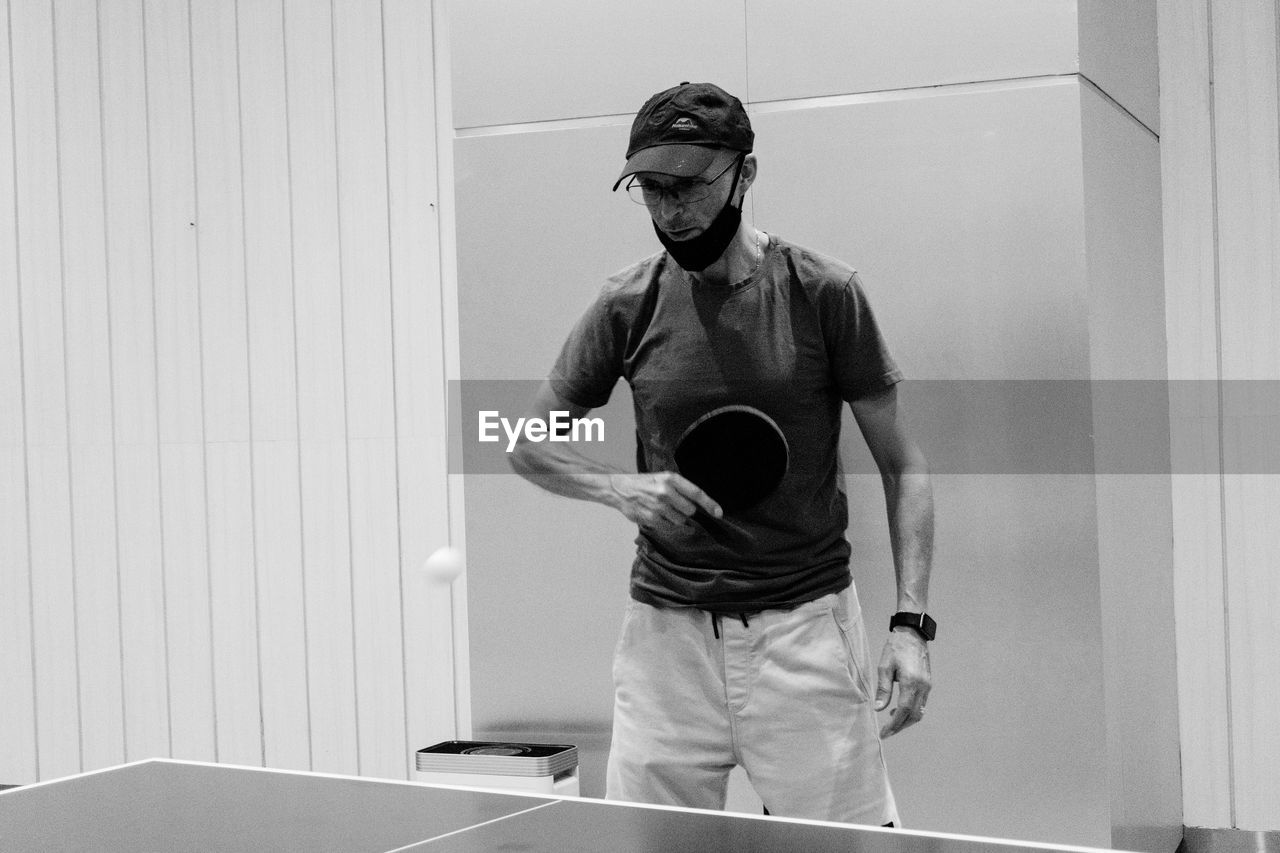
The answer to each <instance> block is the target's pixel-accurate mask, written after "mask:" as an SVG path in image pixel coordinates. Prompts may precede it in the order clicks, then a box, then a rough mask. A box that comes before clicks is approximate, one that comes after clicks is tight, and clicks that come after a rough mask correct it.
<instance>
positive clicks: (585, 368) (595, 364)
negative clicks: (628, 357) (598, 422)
mask: <svg viewBox="0 0 1280 853" xmlns="http://www.w3.org/2000/svg"><path fill="white" fill-rule="evenodd" d="M612 315H613V311H612V309H611V300H610V299H609V292H608V289H607V288H606V289H605V290H602V291H601V293H600V295H599V296H598V297H597V298H596V300H595V301H594V302H593V303H592V304H591V306H590V307H589V308H587V310H586V311H585V312H584V313H583V315H582V316H581V317H580V318H578V322H577V324H576V325H575V326H574V327H573V331H571V332H570V333H569V337H568V338H567V339H566V340H565V342H564V346H562V347H561V348H560V355H559V356H557V358H556V362H555V365H554V366H553V367H552V368H551V375H550V377H549V379H550V382H551V387H552V388H554V389H555V392H556V394H557V395H558V396H559V397H560V399H562V400H565V401H566V402H569V403H572V404H574V405H575V406H584V407H586V408H588V409H594V408H597V407H599V406H603V405H604V404H605V403H607V402H609V396H610V395H611V394H612V393H613V386H614V385H616V384H617V382H618V378H619V377H620V376H621V375H622V345H623V341H622V334H621V330H620V329H619V328H618V325H617V323H616V322H615V318H614V317H613V316H612Z"/></svg>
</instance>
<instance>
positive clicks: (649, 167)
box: [613, 82, 755, 190]
mask: <svg viewBox="0 0 1280 853" xmlns="http://www.w3.org/2000/svg"><path fill="white" fill-rule="evenodd" d="M754 142H755V134H754V133H753V132H752V130H751V119H749V118H747V111H746V110H745V109H743V108H742V102H741V101H739V100H738V99H737V98H735V97H734V96H733V95H730V94H729V93H728V92H726V91H725V90H724V89H721V88H720V87H719V86H717V85H715V84H714V83H689V82H685V83H681V84H680V85H679V86H673V87H672V88H670V89H667V90H665V91H662V92H659V93H658V94H656V95H654V96H653V97H651V98H650V99H649V100H647V101H645V103H644V106H642V107H641V108H640V112H638V113H636V118H635V121H633V122H632V123H631V141H630V143H629V144H628V146H627V164H626V166H624V167H623V169H622V174H620V175H619V176H618V180H617V181H615V182H614V184H613V188H614V189H615V190H616V189H617V188H618V185H619V184H621V183H622V180H623V179H624V178H625V177H627V175H633V174H635V173H636V172H657V173H658V174H661V175H671V176H672V177H676V178H691V177H693V176H694V175H700V174H702V172H703V171H704V170H706V168H707V167H708V166H710V165H711V163H712V161H714V160H715V159H716V157H717V156H720V155H721V152H723V151H733V152H742V151H750V150H751V146H752V144H753V143H754Z"/></svg>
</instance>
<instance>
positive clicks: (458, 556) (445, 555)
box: [422, 545, 466, 583]
mask: <svg viewBox="0 0 1280 853" xmlns="http://www.w3.org/2000/svg"><path fill="white" fill-rule="evenodd" d="M465 566H466V562H465V561H464V560H463V558H462V552H461V551H459V550H458V549H457V548H452V547H450V546H448V545H445V546H444V547H443V548H437V549H436V550H435V551H433V552H432V554H431V556H430V557H427V561H426V562H425V563H423V564H422V573H423V574H425V575H426V576H427V578H428V579H430V580H433V581H435V582H436V583H453V581H454V579H456V578H457V577H458V575H460V574H462V570H463V568H465Z"/></svg>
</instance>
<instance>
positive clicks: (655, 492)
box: [511, 381, 721, 532]
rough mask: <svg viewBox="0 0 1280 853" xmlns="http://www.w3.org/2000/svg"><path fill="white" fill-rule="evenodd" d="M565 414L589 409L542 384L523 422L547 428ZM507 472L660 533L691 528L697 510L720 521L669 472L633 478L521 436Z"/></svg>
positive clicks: (714, 508)
mask: <svg viewBox="0 0 1280 853" xmlns="http://www.w3.org/2000/svg"><path fill="white" fill-rule="evenodd" d="M553 411H557V412H568V413H569V418H570V419H571V420H573V419H577V418H581V417H583V416H584V415H585V414H586V413H587V412H588V411H590V409H588V408H586V407H584V406H578V405H575V404H573V403H570V402H568V401H567V400H563V399H561V397H560V396H559V395H558V394H556V392H555V389H554V388H552V387H551V383H550V382H547V381H544V382H543V383H542V386H541V387H540V388H539V389H538V393H537V396H536V397H534V401H533V404H532V405H531V406H530V409H529V413H528V417H531V418H532V417H536V418H541V419H542V420H543V421H544V422H548V423H549V422H550V420H551V412H553ZM511 467H512V468H513V469H515V472H516V473H517V474H519V475H520V476H522V477H524V478H525V479H526V480H528V481H530V482H531V483H534V484H535V485H537V486H540V487H542V488H543V489H546V490H547V491H549V492H553V493H555V494H557V495H563V496H564V497H568V498H575V499H577V500H586V501H594V502H596V503H602V504H604V505H606V506H610V507H613V508H614V509H616V510H618V511H619V512H621V513H622V514H623V515H625V516H626V517H627V518H629V519H631V520H632V521H634V522H635V523H636V524H638V525H640V526H641V527H643V528H645V529H648V530H653V531H655V532H660V531H661V530H662V529H663V528H665V527H668V526H672V525H675V526H684V525H687V524H691V523H692V522H691V521H690V517H691V516H692V515H693V514H694V512H695V511H696V510H697V508H698V507H702V508H703V509H704V510H706V511H707V512H709V513H711V514H712V515H715V516H719V515H721V511H720V507H719V506H718V505H717V504H716V503H715V501H713V500H711V498H709V497H708V496H707V495H706V493H705V492H703V491H702V490H701V489H699V488H698V487H697V486H695V485H694V484H693V483H691V482H689V481H688V480H686V479H685V478H684V477H681V476H680V475H679V474H676V473H674V472H670V471H661V472H656V473H650V474H636V473H629V472H626V471H621V470H619V469H617V468H615V467H612V466H610V465H605V464H604V463H602V462H599V461H597V460H595V459H592V458H590V457H589V456H586V455H585V454H583V453H582V452H581V451H579V450H578V449H577V448H575V447H573V446H572V445H571V444H570V443H568V442H549V441H544V442H532V441H528V440H527V439H526V438H525V437H524V436H523V435H522V436H521V438H520V440H519V441H517V442H516V446H515V449H514V450H513V451H512V453H511Z"/></svg>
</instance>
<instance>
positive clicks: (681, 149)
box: [613, 145, 742, 190]
mask: <svg viewBox="0 0 1280 853" xmlns="http://www.w3.org/2000/svg"><path fill="white" fill-rule="evenodd" d="M741 153H742V152H740V151H731V150H729V149H727V148H711V147H709V146H706V145H654V146H652V147H650V148H643V149H641V150H639V151H637V152H636V153H635V154H633V155H631V157H630V158H629V159H628V160H627V165H625V166H623V167H622V173H621V174H619V175H618V180H616V181H614V182H613V188H614V189H615V190H617V189H618V185H619V184H621V183H622V182H623V180H624V179H625V178H626V177H627V176H628V175H634V174H636V173H637V172H655V173H657V174H659V175H670V176H672V177H673V178H692V177H694V176H696V175H701V174H702V173H703V172H705V171H706V170H707V167H708V166H710V165H711V164H712V163H713V162H715V160H716V158H717V157H721V156H723V157H724V159H726V160H728V159H732V158H733V157H736V156H738V155H739V154H741Z"/></svg>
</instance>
